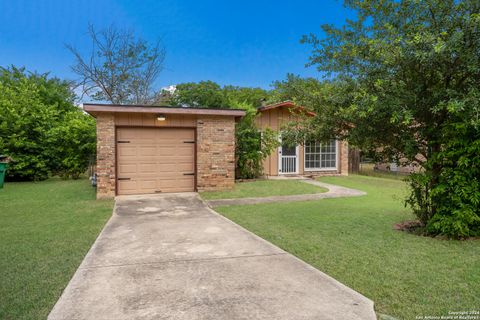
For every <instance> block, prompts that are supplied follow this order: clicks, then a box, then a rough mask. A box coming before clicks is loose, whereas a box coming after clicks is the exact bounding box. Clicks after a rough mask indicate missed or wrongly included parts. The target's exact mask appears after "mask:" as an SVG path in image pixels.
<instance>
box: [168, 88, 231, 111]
mask: <svg viewBox="0 0 480 320" xmlns="http://www.w3.org/2000/svg"><path fill="white" fill-rule="evenodd" d="M227 102H228V101H227V98H226V96H225V94H224V92H223V91H222V88H221V87H220V85H219V84H217V83H215V82H213V81H200V82H198V83H195V82H187V83H181V84H177V86H176V89H175V93H174V94H173V97H172V99H171V103H172V104H173V105H182V106H189V107H194V108H225V109H227V108H228V104H227Z"/></svg>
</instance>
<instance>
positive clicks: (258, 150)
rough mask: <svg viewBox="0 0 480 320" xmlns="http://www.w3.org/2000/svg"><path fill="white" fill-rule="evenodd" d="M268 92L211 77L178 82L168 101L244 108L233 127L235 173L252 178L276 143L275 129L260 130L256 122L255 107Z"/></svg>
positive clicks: (260, 169) (199, 105)
mask: <svg viewBox="0 0 480 320" xmlns="http://www.w3.org/2000/svg"><path fill="white" fill-rule="evenodd" d="M269 95H270V92H268V91H266V90H263V89H260V88H245V87H236V86H224V87H221V86H220V85H218V84H217V83H215V82H213V81H201V82H198V83H193V82H192V83H182V84H179V85H177V87H176V90H175V93H174V94H173V96H172V97H171V103H172V104H174V105H183V106H190V107H196V108H226V109H227V108H231V109H243V110H245V111H246V113H247V114H246V116H245V117H243V118H242V120H240V122H239V123H238V124H237V126H236V129H235V137H236V144H235V154H236V177H237V178H240V179H251V178H256V177H258V176H260V175H261V174H262V173H263V172H262V169H263V165H262V162H263V160H264V159H265V158H266V157H267V156H268V155H269V154H270V153H271V152H272V151H273V149H274V148H275V147H276V146H277V145H278V138H277V135H276V133H275V132H273V131H272V130H269V129H267V130H264V131H263V132H260V131H259V130H258V128H257V127H256V125H255V118H256V116H257V108H258V107H259V106H260V105H261V104H262V101H264V100H266V99H267V98H268V96H269Z"/></svg>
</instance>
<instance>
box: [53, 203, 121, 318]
mask: <svg viewBox="0 0 480 320" xmlns="http://www.w3.org/2000/svg"><path fill="white" fill-rule="evenodd" d="M116 211H117V201H116V200H115V201H114V204H113V210H112V214H111V215H110V218H108V220H107V221H106V222H105V224H104V225H103V227H102V230H101V231H100V232H99V233H98V235H97V237H96V238H95V240H94V241H93V244H92V245H91V246H90V249H88V251H87V253H86V254H85V255H84V256H83V259H82V262H80V264H79V265H78V267H77V269H75V272H74V273H73V274H72V276H71V277H70V280H68V282H67V284H66V285H65V288H63V290H62V294H60V296H59V297H58V299H57V301H56V302H55V304H54V305H53V307H52V309H51V310H50V312H49V313H48V316H47V319H51V318H50V315H51V314H52V313H53V310H55V308H56V307H57V304H58V302H59V301H60V300H61V299H62V297H63V295H64V294H65V290H66V289H67V288H68V287H69V286H70V283H71V282H72V281H73V279H75V277H76V276H77V274H78V273H80V271H81V270H82V269H83V268H82V266H83V264H84V263H85V260H86V259H87V257H88V256H89V255H91V254H92V252H93V250H94V249H95V248H96V247H97V240H98V238H99V237H100V236H101V235H102V234H103V233H104V232H105V229H106V227H107V226H108V225H109V223H110V221H111V220H112V219H113V216H114V215H115V214H116Z"/></svg>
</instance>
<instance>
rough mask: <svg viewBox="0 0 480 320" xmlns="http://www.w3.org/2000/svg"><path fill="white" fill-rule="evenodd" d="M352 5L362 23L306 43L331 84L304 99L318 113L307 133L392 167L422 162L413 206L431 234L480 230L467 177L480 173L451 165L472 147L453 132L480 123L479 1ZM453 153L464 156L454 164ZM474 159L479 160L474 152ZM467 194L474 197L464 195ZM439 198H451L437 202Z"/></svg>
mask: <svg viewBox="0 0 480 320" xmlns="http://www.w3.org/2000/svg"><path fill="white" fill-rule="evenodd" d="M345 4H346V6H347V7H349V8H350V9H353V10H355V11H356V12H357V19H355V20H347V21H346V24H345V25H344V26H343V27H341V28H336V27H334V26H331V25H324V26H322V29H323V33H324V36H323V37H321V38H319V37H317V36H315V35H309V36H305V37H304V38H303V40H302V41H303V42H304V43H307V44H310V45H311V46H312V47H313V54H312V56H311V58H310V64H311V65H315V66H316V67H317V68H318V70H319V71H321V72H324V73H325V74H326V75H327V76H331V77H332V78H331V80H329V81H325V82H324V83H323V84H322V86H320V87H319V89H318V90H315V91H314V92H313V93H312V94H310V95H304V97H303V99H304V100H306V101H308V102H309V103H311V105H312V106H313V108H314V111H315V112H316V114H317V116H316V117H315V118H314V119H312V120H311V121H310V123H308V124H306V125H305V126H303V127H302V128H300V129H302V130H303V132H304V133H305V132H314V134H315V135H317V139H319V140H325V139H326V138H328V136H331V135H335V136H337V137H340V138H343V139H348V140H349V142H350V143H351V144H353V145H356V146H359V147H361V148H362V149H364V150H366V151H367V150H375V151H377V152H379V153H380V155H381V156H382V157H383V159H384V160H387V161H398V159H401V158H404V159H407V160H408V161H411V162H413V161H416V162H418V163H419V164H420V165H421V166H422V167H423V169H424V170H423V171H422V173H421V174H420V175H423V177H420V176H419V175H416V176H414V177H412V187H413V189H412V190H413V194H412V196H411V197H410V198H409V201H408V203H410V204H413V209H414V211H415V212H417V213H419V218H420V219H421V220H422V221H423V222H424V223H425V224H426V225H427V230H428V231H429V232H432V233H435V234H437V233H442V234H447V235H449V236H464V235H465V234H471V232H470V231H471V228H473V229H475V228H476V227H475V226H476V223H477V222H475V221H476V219H475V218H472V217H475V215H478V211H477V213H475V212H472V211H471V210H469V209H465V207H464V206H466V207H467V208H470V207H471V204H472V202H471V199H472V198H473V199H475V198H476V196H472V195H475V194H477V193H478V184H475V183H474V184H472V187H473V188H476V189H474V190H469V189H465V190H466V191H461V190H464V189H463V188H462V181H463V180H464V179H468V178H469V177H473V176H475V174H477V172H476V169H475V168H474V167H469V168H465V169H462V170H460V169H455V170H454V169H452V170H453V171H448V170H447V169H446V168H448V163H447V162H448V161H452V162H453V163H455V166H457V165H458V162H459V161H463V160H462V159H464V158H462V157H460V156H459V155H460V154H462V153H465V152H466V151H462V150H464V148H463V146H465V144H464V143H463V142H459V141H457V140H462V139H465V136H463V137H460V136H457V135H454V134H449V132H450V130H451V129H450V128H451V127H452V125H454V124H455V125H460V126H462V125H467V124H468V125H470V124H472V122H475V121H477V122H478V115H479V110H480V109H479V104H478V97H479V96H480V95H479V93H478V88H480V55H479V54H478V52H480V32H479V26H480V3H479V2H478V1H474V0H462V1H454V0H447V1H444V0H433V1H415V0H402V1H393V0H389V1H378V0H368V1H357V0H351V1H350V0H349V1H346V2H345ZM475 119H476V120H475ZM470 128H471V129H469V135H470V136H477V135H478V130H479V126H478V125H477V126H475V125H473V124H472V126H471V127H470ZM302 130H300V131H302ZM298 136H300V137H301V136H302V135H301V134H298ZM476 152H477V155H478V149H477V150H476ZM452 154H456V157H457V158H456V160H455V157H454V158H452V159H451V160H448V161H447V159H448V158H449V157H450V156H451V155H452ZM466 154H469V155H470V157H472V156H473V155H474V154H475V152H473V153H468V152H466ZM469 161H470V160H469ZM460 176H462V178H460ZM477 176H478V175H477ZM453 177H456V178H455V179H452V178H453ZM443 181H445V182H447V181H448V183H449V184H450V186H449V187H446V186H444V185H443ZM454 181H455V182H454ZM451 183H455V186H454V185H451ZM455 189H458V190H459V191H455ZM440 190H449V191H454V192H453V193H450V192H445V193H443V191H442V192H440ZM467 190H469V191H467ZM462 192H465V193H466V194H468V195H469V196H466V195H462V196H459V194H460V193H462ZM436 194H442V196H443V197H444V198H447V199H448V200H447V199H443V200H444V201H437V200H438V199H437V198H436ZM471 197H472V198H471ZM460 202H462V203H463V204H462V205H460ZM459 210H460V211H459ZM447 216H448V218H447ZM432 219H433V220H432ZM440 221H441V222H440ZM447 221H448V222H447ZM447 224H448V225H449V227H445V226H446V225H447ZM441 225H442V226H441ZM453 226H455V227H453ZM467 230H470V231H467ZM473 233H475V232H473Z"/></svg>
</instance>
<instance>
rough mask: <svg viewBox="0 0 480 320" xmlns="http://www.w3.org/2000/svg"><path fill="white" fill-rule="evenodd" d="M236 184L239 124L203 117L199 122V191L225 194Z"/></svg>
mask: <svg viewBox="0 0 480 320" xmlns="http://www.w3.org/2000/svg"><path fill="white" fill-rule="evenodd" d="M234 184H235V120H234V118H233V117H230V116H228V117H225V116H223V117H222V116H211V117H208V116H207V117H199V118H198V120H197V189H198V191H210V190H225V189H230V188H232V187H233V185H234Z"/></svg>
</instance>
